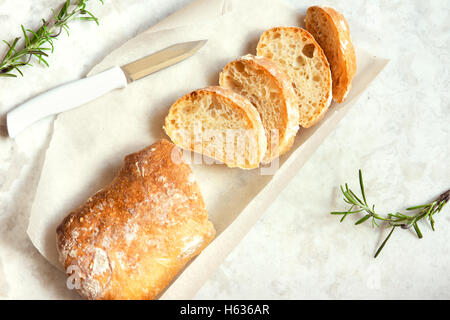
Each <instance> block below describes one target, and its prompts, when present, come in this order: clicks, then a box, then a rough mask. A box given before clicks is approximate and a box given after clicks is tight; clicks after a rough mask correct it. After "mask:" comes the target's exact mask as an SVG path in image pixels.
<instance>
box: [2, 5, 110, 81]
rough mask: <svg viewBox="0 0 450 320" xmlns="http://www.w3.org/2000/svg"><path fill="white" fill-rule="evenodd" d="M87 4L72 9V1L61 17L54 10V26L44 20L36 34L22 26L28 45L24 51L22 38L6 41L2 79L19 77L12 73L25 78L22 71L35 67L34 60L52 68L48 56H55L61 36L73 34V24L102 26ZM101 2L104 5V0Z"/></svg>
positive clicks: (25, 43) (73, 6)
mask: <svg viewBox="0 0 450 320" xmlns="http://www.w3.org/2000/svg"><path fill="white" fill-rule="evenodd" d="M87 1H88V0H79V1H75V3H74V4H73V5H72V4H71V0H67V1H66V2H65V3H64V5H63V6H62V8H61V10H60V11H59V12H58V13H56V12H55V11H54V10H52V11H53V14H54V22H53V23H50V22H48V21H45V20H44V19H42V25H41V27H40V28H39V29H38V30H36V31H33V30H30V29H25V27H24V26H23V25H22V26H21V29H22V34H23V38H24V45H23V48H21V49H18V48H17V47H18V45H17V44H18V42H19V40H20V37H17V38H15V39H14V40H13V41H11V42H7V41H5V40H3V42H4V43H5V44H6V45H7V46H8V48H9V50H8V51H7V52H6V54H5V56H4V57H3V60H1V61H0V77H17V75H16V74H14V73H12V72H13V71H17V72H18V73H20V74H21V75H22V76H23V73H22V71H21V70H20V69H21V68H22V67H24V66H31V64H30V60H31V58H32V57H33V56H35V57H36V58H37V59H38V61H39V63H43V64H45V65H46V66H48V62H47V60H46V59H45V57H47V56H48V53H47V52H49V51H50V52H53V49H54V47H53V40H54V39H56V38H57V37H58V36H59V35H60V33H61V32H62V30H65V31H66V32H67V34H69V26H68V24H69V22H70V21H72V20H74V19H78V20H87V21H95V23H97V24H98V19H97V18H96V17H95V16H94V15H93V14H92V13H91V12H89V11H88V10H87V9H86V3H87ZM99 1H100V2H101V3H103V0H99ZM49 46H50V47H49Z"/></svg>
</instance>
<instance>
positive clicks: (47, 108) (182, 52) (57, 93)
mask: <svg viewBox="0 0 450 320" xmlns="http://www.w3.org/2000/svg"><path fill="white" fill-rule="evenodd" d="M206 42H207V40H198V41H190V42H183V43H177V44H174V45H172V46H169V47H167V48H164V49H162V50H160V51H157V52H155V53H152V54H150V55H148V56H145V57H143V58H140V59H138V60H135V61H133V62H130V63H128V64H126V65H123V66H121V67H113V68H111V69H108V70H106V71H103V72H101V73H98V74H96V75H93V76H90V77H86V78H83V79H79V80H75V81H72V82H68V83H65V84H63V85H60V86H58V87H55V88H53V89H51V90H49V91H47V92H44V93H42V94H40V95H38V96H36V97H34V98H32V99H30V100H28V101H26V102H25V103H23V104H22V105H20V106H18V107H16V108H15V109H13V110H11V111H10V112H8V113H7V114H6V128H7V130H8V135H9V136H10V137H11V138H14V137H15V136H17V134H19V133H20V132H22V131H23V130H24V129H25V128H27V127H28V126H30V125H31V124H33V123H35V122H36V121H38V120H41V119H43V118H45V117H47V116H50V115H53V114H57V113H61V112H63V111H67V110H70V109H73V108H76V107H79V106H81V105H83V104H85V103H87V102H89V101H92V100H94V99H96V98H98V97H100V96H102V95H104V94H106V93H108V92H110V91H112V90H114V89H121V88H125V87H127V85H128V84H129V83H131V82H133V81H136V80H139V79H141V78H143V77H146V76H148V75H150V74H152V73H155V72H158V71H160V70H162V69H165V68H167V67H170V66H172V65H174V64H177V63H179V62H181V61H183V60H185V59H187V58H189V57H191V56H193V55H194V54H195V53H196V52H197V51H198V50H200V48H202V47H203V46H204V45H205V44H206Z"/></svg>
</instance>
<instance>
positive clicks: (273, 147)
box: [219, 54, 299, 163]
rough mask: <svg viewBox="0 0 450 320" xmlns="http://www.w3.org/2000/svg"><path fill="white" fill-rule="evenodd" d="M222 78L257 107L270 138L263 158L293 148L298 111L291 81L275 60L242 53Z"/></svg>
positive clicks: (266, 161) (228, 66) (267, 136)
mask: <svg viewBox="0 0 450 320" xmlns="http://www.w3.org/2000/svg"><path fill="white" fill-rule="evenodd" d="M219 82H220V85H221V86H222V87H225V88H228V89H231V90H233V91H235V92H236V93H238V94H240V95H243V96H244V97H246V98H247V99H248V100H250V102H251V103H252V104H253V105H254V106H255V107H256V110H258V112H259V115H260V116H261V121H262V124H263V126H264V128H265V131H266V138H267V152H266V154H265V156H264V159H263V160H262V162H265V163H268V162H270V161H271V160H272V159H274V158H276V157H278V156H279V155H281V154H283V153H285V152H286V151H288V150H289V149H290V147H291V146H292V144H293V142H294V138H295V135H296V133H297V131H298V121H299V113H298V108H297V105H296V103H295V102H296V98H295V93H294V90H293V88H292V85H291V81H290V80H289V78H288V77H287V75H286V74H285V73H284V72H283V71H282V70H281V69H280V68H279V67H278V66H277V65H276V64H275V63H274V62H272V61H270V60H268V59H266V58H263V57H257V56H254V55H251V54H249V55H246V56H243V57H242V58H240V59H238V60H235V61H232V62H230V63H228V64H227V65H226V66H225V67H224V68H223V70H222V72H221V73H220V79H219Z"/></svg>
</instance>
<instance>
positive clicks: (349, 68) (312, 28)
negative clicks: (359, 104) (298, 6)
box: [305, 6, 357, 103]
mask: <svg viewBox="0 0 450 320" xmlns="http://www.w3.org/2000/svg"><path fill="white" fill-rule="evenodd" d="M314 13H316V14H322V15H324V16H325V17H326V19H327V20H328V21H329V22H331V23H330V24H329V25H331V28H330V30H326V31H327V32H329V33H330V34H331V35H332V36H333V37H336V39H337V42H338V43H339V46H338V48H335V47H334V48H329V47H328V46H327V45H325V43H323V41H322V40H321V37H320V36H319V35H318V30H317V25H316V22H315V21H314V19H313V14H314ZM305 24H306V29H307V30H308V31H309V32H311V33H312V34H313V36H314V37H315V38H316V40H317V42H319V44H320V45H321V46H322V48H323V50H324V51H325V54H326V56H327V58H328V61H329V63H330V66H331V75H332V77H333V98H334V99H335V100H336V101H337V102H338V103H342V102H343V101H344V100H345V98H346V97H347V94H348V92H349V91H350V89H351V85H352V80H353V77H354V76H355V74H356V69H357V66H356V54H355V48H354V46H353V43H352V40H351V36H350V28H349V25H348V22H347V20H346V19H345V17H344V15H342V14H341V13H339V12H338V11H336V10H335V9H334V8H330V7H320V6H313V7H310V8H308V10H307V12H306V18H305ZM334 55H338V56H339V59H338V61H339V63H338V64H339V65H336V64H335V63H334V61H335V59H333V58H331V57H333V56H334Z"/></svg>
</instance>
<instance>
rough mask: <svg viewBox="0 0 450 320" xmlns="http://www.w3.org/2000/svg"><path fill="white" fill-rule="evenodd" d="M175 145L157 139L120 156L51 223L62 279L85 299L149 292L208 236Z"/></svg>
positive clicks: (189, 173)
mask: <svg viewBox="0 0 450 320" xmlns="http://www.w3.org/2000/svg"><path fill="white" fill-rule="evenodd" d="M214 234H215V230H214V227H213V225H212V223H211V222H210V221H208V214H207V212H206V209H205V203H204V201H203V198H202V195H201V193H200V189H199V187H198V185H197V183H196V182H195V179H194V176H193V174H192V171H191V169H190V167H189V166H188V165H187V164H186V163H183V161H182V154H181V151H180V150H179V149H178V148H176V147H175V146H174V145H173V144H172V143H170V142H169V141H167V140H161V141H159V142H157V143H155V144H153V145H151V146H149V147H147V148H145V149H143V150H141V151H139V152H137V153H133V154H130V155H128V156H126V157H125V160H124V163H123V166H122V169H120V171H119V173H118V175H117V176H116V178H115V179H114V180H113V181H112V183H111V184H110V185H109V186H107V187H105V188H104V189H102V190H100V191H98V192H97V193H96V194H94V195H93V196H92V197H91V198H89V199H88V200H87V201H86V203H85V204H84V205H82V206H81V207H79V208H78V209H76V210H75V211H73V212H72V213H70V214H69V215H68V216H67V217H66V218H65V219H64V221H63V222H62V223H61V224H60V225H59V227H58V229H57V248H58V252H59V259H60V262H61V263H62V265H63V266H64V268H65V270H66V272H67V273H68V274H69V275H70V276H69V279H68V280H69V282H70V283H71V284H72V285H73V286H74V287H75V288H76V289H77V290H78V291H79V292H80V294H81V295H83V296H84V297H86V298H89V299H121V300H122V299H139V300H140V299H153V298H155V297H156V296H157V295H158V294H159V293H160V291H161V290H162V289H163V288H164V287H166V286H167V285H168V284H169V282H170V281H171V279H172V278H173V277H174V276H175V275H176V274H177V273H178V272H179V271H180V270H181V269H182V268H183V267H184V266H185V264H186V263H187V262H188V261H189V260H191V259H192V258H193V257H194V256H196V255H198V254H199V253H200V252H201V251H202V250H203V248H205V247H206V245H207V244H208V243H209V242H210V241H211V240H212V238H213V237H214Z"/></svg>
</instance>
